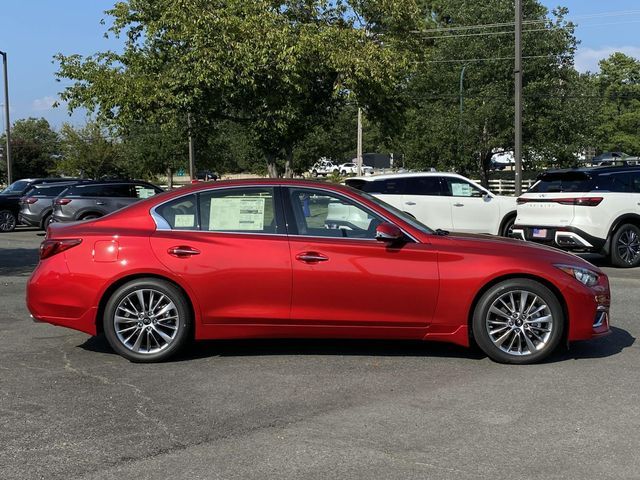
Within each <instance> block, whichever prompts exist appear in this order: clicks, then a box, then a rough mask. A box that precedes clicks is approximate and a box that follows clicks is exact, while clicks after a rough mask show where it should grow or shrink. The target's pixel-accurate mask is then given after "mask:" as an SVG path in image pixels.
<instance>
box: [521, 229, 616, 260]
mask: <svg viewBox="0 0 640 480" xmlns="http://www.w3.org/2000/svg"><path fill="white" fill-rule="evenodd" d="M512 236H513V237H514V238H518V239H520V240H527V241H529V242H536V243H541V244H544V245H549V246H552V247H556V248H561V249H563V250H572V251H580V252H596V253H597V252H600V251H602V250H603V248H604V247H605V244H606V242H607V239H606V238H598V237H594V236H593V235H589V234H588V233H587V232H585V231H584V230H581V229H579V228H575V227H557V226H544V225H540V226H538V225H515V226H514V227H513V234H512Z"/></svg>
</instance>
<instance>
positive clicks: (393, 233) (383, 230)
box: [376, 223, 404, 242]
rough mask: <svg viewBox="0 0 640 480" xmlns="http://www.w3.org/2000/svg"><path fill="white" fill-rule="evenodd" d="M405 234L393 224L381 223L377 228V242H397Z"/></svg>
mask: <svg viewBox="0 0 640 480" xmlns="http://www.w3.org/2000/svg"><path fill="white" fill-rule="evenodd" d="M403 237H404V234H403V233H402V230H400V229H399V228H398V227H397V226H395V225H394V224H393V223H381V224H380V225H378V226H377V227H376V240H378V241H380V242H397V241H398V240H402V238H403Z"/></svg>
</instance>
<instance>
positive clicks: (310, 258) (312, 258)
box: [296, 252, 329, 263]
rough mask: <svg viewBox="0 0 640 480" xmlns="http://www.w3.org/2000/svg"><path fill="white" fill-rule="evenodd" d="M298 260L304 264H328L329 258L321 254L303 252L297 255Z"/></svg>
mask: <svg viewBox="0 0 640 480" xmlns="http://www.w3.org/2000/svg"><path fill="white" fill-rule="evenodd" d="M296 260H299V261H301V262H304V263H318V262H326V261H327V260H329V257H325V256H324V255H322V254H321V253H318V252H302V253H299V254H298V255H296Z"/></svg>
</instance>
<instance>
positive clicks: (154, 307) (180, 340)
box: [103, 278, 191, 362]
mask: <svg viewBox="0 0 640 480" xmlns="http://www.w3.org/2000/svg"><path fill="white" fill-rule="evenodd" d="M190 326H191V314H190V310H189V307H188V304H187V300H186V298H185V296H184V294H183V293H182V292H181V291H180V290H179V289H178V288H177V287H176V286H175V285H173V284H171V283H169V282H166V281H164V280H159V279H154V278H142V279H138V280H134V281H131V282H129V283H126V284H125V285H123V286H121V287H120V288H118V289H117V290H116V291H115V292H114V293H113V294H112V295H111V297H110V298H109V300H108V302H107V304H106V307H105V310H104V317H103V327H104V333H105V336H106V337H107V340H108V342H109V344H110V345H111V347H112V348H113V349H114V350H115V351H116V352H117V353H119V354H120V355H122V356H123V357H125V358H126V359H128V360H130V361H132V362H160V361H163V360H166V359H168V358H169V357H171V356H172V355H175V354H176V353H177V352H178V351H179V350H180V349H181V348H182V347H183V346H184V345H185V343H186V342H187V340H188V337H189V329H190Z"/></svg>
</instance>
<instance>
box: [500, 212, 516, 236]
mask: <svg viewBox="0 0 640 480" xmlns="http://www.w3.org/2000/svg"><path fill="white" fill-rule="evenodd" d="M515 223H516V216H515V215H509V216H507V218H506V219H505V220H503V222H502V228H501V229H500V236H501V237H507V238H511V234H512V231H513V226H514V225H515Z"/></svg>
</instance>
